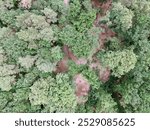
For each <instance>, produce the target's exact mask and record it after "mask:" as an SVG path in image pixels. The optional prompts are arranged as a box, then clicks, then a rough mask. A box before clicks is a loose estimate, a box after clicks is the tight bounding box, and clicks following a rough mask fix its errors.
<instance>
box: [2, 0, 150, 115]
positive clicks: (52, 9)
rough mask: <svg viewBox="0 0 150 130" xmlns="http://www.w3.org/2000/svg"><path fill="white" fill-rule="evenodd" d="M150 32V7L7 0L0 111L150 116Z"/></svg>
mask: <svg viewBox="0 0 150 130" xmlns="http://www.w3.org/2000/svg"><path fill="white" fill-rule="evenodd" d="M94 2H96V3H94ZM149 28H150V1H149V0H143V1H142V0H115V1H112V4H110V1H109V0H105V1H104V0H92V1H91V0H70V1H69V3H67V4H66V3H65V2H64V1H63V0H29V1H26V0H0V112H28V113H29V112H35V113H36V112H39V113H40V112H47V113H49V112H51V113H60V112H68V113H69V112H77V113H78V112H86V113H90V112H93V113H96V112H97V113H107V112H150V96H149V95H150V30H149Z"/></svg>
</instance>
